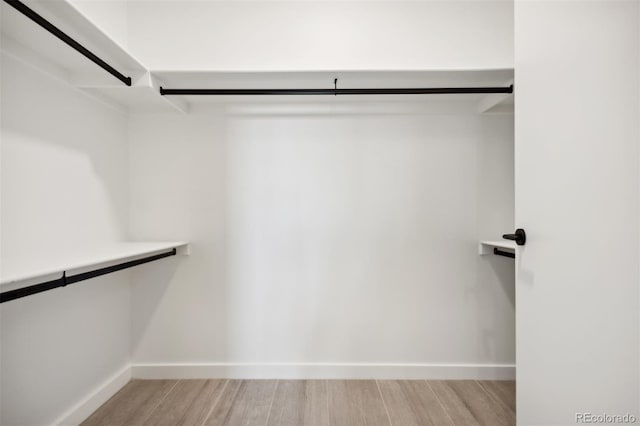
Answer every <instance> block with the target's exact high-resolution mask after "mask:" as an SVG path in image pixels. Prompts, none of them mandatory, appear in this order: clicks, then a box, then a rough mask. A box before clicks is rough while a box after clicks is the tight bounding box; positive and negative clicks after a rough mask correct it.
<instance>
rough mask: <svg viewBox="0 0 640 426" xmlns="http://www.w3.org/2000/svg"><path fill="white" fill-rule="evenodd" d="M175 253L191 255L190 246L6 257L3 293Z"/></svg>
mask: <svg viewBox="0 0 640 426" xmlns="http://www.w3.org/2000/svg"><path fill="white" fill-rule="evenodd" d="M172 249H176V254H178V255H188V254H189V243H187V242H184V241H178V242H170V241H169V242H123V243H113V244H107V245H102V246H93V247H83V248H82V250H80V249H78V250H77V251H69V252H61V253H46V254H42V253H40V254H38V255H36V254H32V255H29V256H10V255H9V256H6V257H3V258H2V259H0V291H2V292H5V291H10V290H16V289H19V288H23V287H27V286H30V285H34V284H37V283H41V282H44V281H49V280H54V279H57V278H60V277H61V276H62V274H63V273H66V275H67V276H73V275H77V274H81V273H84V272H88V271H91V270H95V269H100V268H106V267H109V266H113V265H117V264H121V263H124V262H128V261H133V260H137V259H141V258H143V257H147V256H153V255H156V254H160V253H164V252H168V251H170V250H172Z"/></svg>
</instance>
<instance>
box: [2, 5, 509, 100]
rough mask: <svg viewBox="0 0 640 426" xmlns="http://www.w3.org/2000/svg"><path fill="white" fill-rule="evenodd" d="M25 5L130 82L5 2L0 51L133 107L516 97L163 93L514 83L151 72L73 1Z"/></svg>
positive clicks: (493, 77) (503, 78)
mask: <svg viewBox="0 0 640 426" xmlns="http://www.w3.org/2000/svg"><path fill="white" fill-rule="evenodd" d="M27 5H28V6H29V7H30V8H32V9H33V10H35V11H36V12H37V13H38V14H40V15H42V16H43V17H44V18H45V19H47V20H49V21H50V22H51V23H53V24H54V25H55V26H57V27H58V28H60V29H61V30H62V31H64V32H65V33H67V34H68V35H69V36H71V37H72V38H73V39H75V40H76V41H78V42H79V43H80V44H82V45H83V46H85V47H86V48H87V49H89V50H90V51H92V52H93V53H95V54H96V55H97V56H98V57H100V58H101V59H103V60H104V61H106V62H107V63H108V64H109V65H111V66H113V67H114V68H115V69H117V70H118V71H119V72H121V73H123V74H124V75H126V76H130V77H131V78H132V87H128V86H126V85H124V84H123V83H122V82H121V81H119V80H118V79H116V78H115V77H113V76H112V75H110V74H109V73H107V72H106V71H105V70H103V69H102V68H100V67H98V66H97V65H96V64H94V63H93V62H91V61H90V60H89V59H87V58H85V57H84V56H83V55H81V54H80V53H78V52H76V51H75V50H74V49H72V48H71V47H70V46H68V45H66V44H65V43H64V42H62V41H61V40H59V39H57V38H56V37H55V36H53V35H52V34H50V33H49V32H48V31H46V30H45V29H43V28H41V27H40V26H39V25H37V24H36V23H35V22H33V21H31V20H30V19H29V18H27V17H26V16H24V15H22V14H21V13H20V12H18V11H17V10H15V9H14V8H13V7H11V6H9V5H8V4H7V3H6V2H2V4H1V5H0V7H1V14H2V23H1V33H2V42H1V43H0V49H1V50H2V52H3V53H5V54H8V55H11V56H13V57H15V58H17V59H19V60H21V61H23V62H25V63H27V64H28V65H30V66H34V67H36V68H37V69H39V70H41V71H44V72H46V73H48V74H49V75H52V76H54V77H56V78H58V79H62V80H63V81H66V82H67V83H69V84H71V85H73V86H75V87H77V88H79V89H80V90H82V91H84V92H86V93H88V94H90V95H91V96H94V97H95V98H98V99H100V100H101V101H103V102H106V103H108V104H111V105H114V106H116V107H118V108H120V109H125V110H127V111H130V112H152V113H153V112H171V111H174V112H175V111H179V112H187V111H188V108H189V105H191V104H193V105H201V104H221V103H232V104H240V103H245V104H246V103H247V101H250V102H253V103H258V104H266V103H270V104H278V103H281V104H282V103H296V104H298V105H299V104H300V103H302V102H310V101H311V100H313V103H314V104H325V105H330V106H331V107H332V108H333V107H336V108H337V110H335V111H333V112H334V113H335V112H340V111H341V110H340V108H341V105H347V104H356V103H357V104H359V105H366V104H370V105H371V104H373V103H385V104H387V105H391V104H393V103H394V102H395V103H396V104H398V105H399V104H403V105H402V106H396V107H391V110H390V111H391V112H394V111H395V112H398V111H399V112H402V111H405V110H406V109H407V108H409V107H408V106H407V105H412V106H411V108H413V107H415V106H416V105H419V108H422V109H423V110H424V111H432V110H435V111H441V110H442V111H448V110H449V109H452V110H455V111H462V112H469V113H485V112H491V113H494V112H509V110H512V109H513V106H512V103H513V101H512V100H510V99H512V98H513V97H512V96H510V95H493V94H489V95H487V94H468V95H367V96H347V95H341V96H338V97H335V96H161V95H160V93H159V87H160V86H163V87H166V88H212V89H216V88H218V89H251V88H255V89H263V88H264V89H269V88H274V89H289V88H333V81H334V79H335V78H337V79H338V87H339V88H382V87H387V88H408V87H483V86H500V87H502V86H508V85H509V84H511V82H512V81H513V74H514V72H513V69H450V70H445V69H433V70H322V71H301V70H289V71H284V70H281V71H243V70H225V71H189V70H175V71H150V70H149V69H147V68H146V67H145V66H144V65H143V64H142V63H140V62H139V61H138V60H137V59H136V58H134V57H133V56H132V55H131V54H129V53H128V52H127V51H126V50H125V49H124V48H123V47H122V46H120V45H119V44H118V43H117V42H116V41H115V40H113V39H112V38H110V37H109V36H108V35H107V34H106V33H104V32H103V31H102V30H101V29H100V28H98V27H97V26H96V25H95V24H94V23H93V22H91V20H90V19H88V18H87V17H86V16H85V15H84V14H83V13H82V12H80V11H79V10H78V9H77V8H76V7H75V6H74V5H73V4H71V3H70V2H69V1H68V0H55V1H51V0H32V1H29V2H28V3H27ZM424 105H429V106H427V107H425V106H424ZM366 108H367V107H366V106H365V109H366ZM385 108H387V107H385ZM394 108H395V109H394ZM460 108H462V109H460ZM305 111H306V110H305ZM347 111H348V110H347ZM382 111H387V109H383V110H382Z"/></svg>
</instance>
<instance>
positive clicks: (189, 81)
mask: <svg viewBox="0 0 640 426" xmlns="http://www.w3.org/2000/svg"><path fill="white" fill-rule="evenodd" d="M153 75H154V76H155V77H156V78H157V79H158V81H161V82H162V86H163V87H164V88H168V89H300V88H302V89H310V88H313V89H324V88H326V89H333V88H334V79H336V78H337V79H338V82H337V87H338V88H344V89H346V88H348V89H363V88H364V89H367V88H420V87H508V86H509V85H510V84H512V83H513V69H454V70H422V71H403V70H386V71H375V70H370V71H348V70H342V71H341V70H337V71H260V72H253V71H251V72H250V71H153ZM170 97H171V98H176V97H177V98H183V99H185V100H186V101H187V102H188V103H189V104H202V103H216V102H217V103H220V102H225V103H227V102H244V101H246V100H251V101H252V102H255V101H266V102H274V101H283V100H284V101H288V102H291V101H300V100H303V101H308V100H310V99H313V101H314V102H323V101H324V102H331V103H335V102H360V101H367V102H369V101H375V102H380V101H392V102H393V101H399V100H402V101H404V102H406V101H415V102H425V101H427V100H428V101H429V102H432V101H435V102H438V101H455V102H461V101H464V102H466V103H472V104H474V105H476V108H475V110H476V111H477V112H485V111H484V110H488V109H490V108H492V107H493V106H494V105H495V104H496V103H498V102H499V101H500V100H501V99H503V98H505V96H504V95H501V97H499V98H495V99H494V97H493V95H486V94H465V95H460V94H456V95H366V96H362V95H360V96H353V95H340V96H337V97H336V96H300V95H295V96H291V95H282V96H272V95H270V96H219V95H218V96H206V95H205V96H199V95H188V96H175V95H172V96H170ZM488 97H491V98H490V99H489V100H488V101H485V102H484V103H482V102H483V101H484V100H485V99H487V98H488Z"/></svg>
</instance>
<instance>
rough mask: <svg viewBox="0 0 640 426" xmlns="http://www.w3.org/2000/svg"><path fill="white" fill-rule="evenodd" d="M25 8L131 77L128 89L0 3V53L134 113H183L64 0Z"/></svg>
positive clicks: (129, 57)
mask: <svg viewBox="0 0 640 426" xmlns="http://www.w3.org/2000/svg"><path fill="white" fill-rule="evenodd" d="M26 4H27V6H28V7H30V8H31V9H33V10H34V11H35V12H37V13H38V14H40V15H41V16H42V17H43V18H45V19H47V20H48V21H50V22H51V23H52V24H54V25H55V26H56V27H58V28H59V29H61V30H62V31H63V32H65V33H66V34H68V35H69V36H70V37H72V38H73V39H75V40H76V41H77V42H79V43H80V44H82V45H83V46H84V47H86V48H87V49H89V50H90V51H91V52H92V53H94V54H96V55H97V56H98V57H99V58H101V59H102V60H104V61H105V62H107V63H108V64H109V65H111V66H113V67H114V68H115V69H116V70H118V71H119V72H121V73H123V74H124V75H126V76H128V77H131V79H132V87H128V86H126V85H125V84H123V83H122V82H121V81H120V80H118V79H116V78H115V77H114V76H112V75H111V74H109V73H108V72H107V71H105V70H103V69H102V68H100V67H99V66H97V65H96V64H94V63H93V62H91V61H90V60H89V59H87V58H85V57H84V56H83V55H82V54H80V53H79V52H77V51H76V50H74V49H73V48H71V47H70V46H68V45H67V44H66V43H64V42H63V41H61V40H59V39H58V38H57V37H55V36H54V35H53V34H51V33H49V32H48V31H47V30H45V29H44V28H42V27H40V26H39V25H38V24H36V23H35V22H33V21H32V20H31V19H29V18H28V17H26V16H24V15H23V14H22V13H20V12H18V11H17V10H16V9H14V8H13V7H12V6H10V5H9V4H7V3H6V2H2V4H1V5H0V8H1V9H0V13H1V16H2V21H1V25H0V30H1V34H2V41H1V43H0V49H1V50H2V52H3V53H4V54H7V55H10V56H12V57H14V58H16V59H18V60H20V61H22V62H24V63H26V64H28V65H30V66H33V67H35V68H37V69H39V70H40V71H43V72H45V73H47V74H49V75H51V76H53V77H55V78H57V79H60V80H63V81H65V82H67V83H69V84H71V85H72V86H75V87H78V88H79V89H81V90H83V91H85V92H87V93H89V94H91V95H93V96H95V97H97V98H99V99H100V100H102V101H106V102H108V103H110V104H113V105H114V106H117V107H119V108H120V109H127V110H131V111H133V112H137V111H145V112H149V111H150V112H156V111H157V112H162V111H175V110H178V111H182V110H183V109H182V106H181V105H180V103H179V101H175V100H171V99H166V98H163V97H162V96H160V94H159V91H158V90H159V89H158V87H157V86H156V85H154V81H153V79H152V78H151V75H150V73H149V70H148V69H147V68H146V67H145V66H144V65H142V64H141V63H140V62H139V61H138V60H137V59H136V58H134V57H133V56H132V55H130V54H129V53H128V52H127V51H126V50H125V49H124V48H122V46H120V45H119V44H118V43H117V42H116V41H115V40H113V39H112V38H110V37H109V36H108V35H107V34H106V33H104V32H103V31H102V30H101V29H100V28H98V27H96V26H95V25H94V24H93V23H92V22H91V21H90V20H89V19H88V18H87V17H86V16H85V15H83V14H82V13H81V12H80V11H79V10H78V9H76V8H75V6H73V5H72V4H71V3H69V2H68V1H66V0H56V1H49V0H33V1H29V2H27V3H26Z"/></svg>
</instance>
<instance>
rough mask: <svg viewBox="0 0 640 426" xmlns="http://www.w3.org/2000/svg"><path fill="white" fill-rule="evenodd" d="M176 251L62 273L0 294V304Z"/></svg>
mask: <svg viewBox="0 0 640 426" xmlns="http://www.w3.org/2000/svg"><path fill="white" fill-rule="evenodd" d="M175 255H176V249H175V248H174V249H172V250H171V251H168V252H166V253H160V254H155V255H153V256H148V257H143V258H142V259H136V260H131V261H129V262H124V263H120V264H117V265H113V266H107V267H105V268H100V269H94V270H93V271H89V272H83V273H81V274H76V275H71V276H70V277H68V276H67V272H66V271H63V272H62V277H60V278H56V279H55V280H51V281H46V282H43V283H39V284H34V285H31V286H28V287H23V288H19V289H16V290H10V291H5V292H3V293H0V303H4V302H9V301H11V300H15V299H20V298H21V297H26V296H31V295H32V294H37V293H42V292H43V291H49V290H53V289H54V288H58V287H65V286H67V285H69V284H74V283H77V282H79V281H84V280H88V279H91V278H96V277H99V276H101V275H106V274H110V273H112V272H117V271H121V270H123V269H127V268H132V267H134V266H138V265H142V264H144V263H149V262H153V261H154V260H160V259H164V258H165V257H169V256H175Z"/></svg>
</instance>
